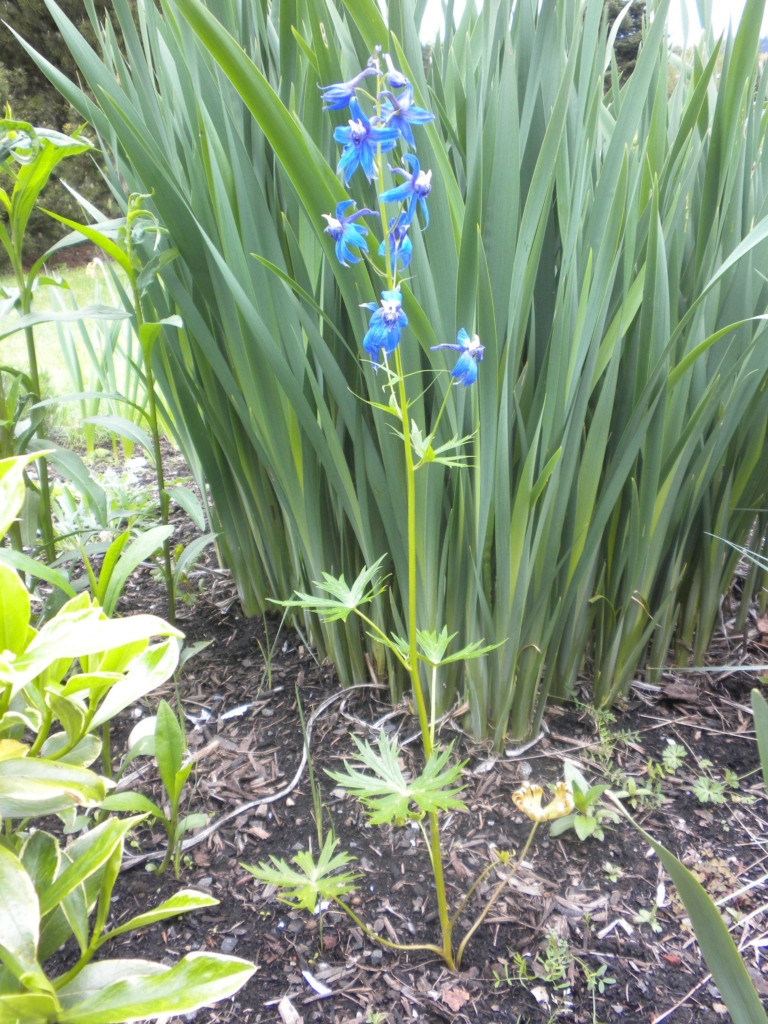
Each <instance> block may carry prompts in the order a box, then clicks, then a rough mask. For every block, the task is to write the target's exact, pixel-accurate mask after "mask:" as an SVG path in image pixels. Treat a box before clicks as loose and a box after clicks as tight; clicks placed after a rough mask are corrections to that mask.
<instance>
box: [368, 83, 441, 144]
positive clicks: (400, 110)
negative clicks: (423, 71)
mask: <svg viewBox="0 0 768 1024" xmlns="http://www.w3.org/2000/svg"><path fill="white" fill-rule="evenodd" d="M381 97H383V98H384V102H383V103H382V105H381V119H382V121H384V122H386V124H387V125H388V126H389V127H390V128H397V130H398V131H399V132H400V134H401V135H402V137H403V138H404V139H405V141H406V142H407V143H408V145H409V146H414V145H415V142H414V141H413V132H412V131H411V125H412V124H417V125H418V124H429V122H430V121H434V119H435V115H434V114H430V112H429V111H428V110H425V109H424V108H423V107H417V106H416V104H415V103H414V102H413V86H412V85H410V84H409V85H408V88H407V89H405V90H404V91H403V92H402V93H401V94H400V95H399V96H395V95H394V94H393V93H391V92H383V93H381V94H380V98H381Z"/></svg>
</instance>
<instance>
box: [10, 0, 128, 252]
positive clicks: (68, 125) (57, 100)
mask: <svg viewBox="0 0 768 1024" xmlns="http://www.w3.org/2000/svg"><path fill="white" fill-rule="evenodd" d="M107 6H108V5H107V4H105V3H104V2H103V0H96V3H95V11H96V14H97V15H98V17H99V18H101V19H103V17H104V12H105V10H106V8H107ZM61 7H62V9H63V10H64V12H65V13H66V14H67V16H68V17H69V18H71V19H72V21H73V22H74V23H75V24H76V25H77V27H78V29H79V30H80V31H81V32H82V33H83V35H84V36H85V37H86V38H87V39H88V40H89V41H90V42H92V43H93V42H95V35H94V33H93V29H92V27H91V22H90V19H89V17H88V11H87V9H86V4H85V2H84V0H62V3H61ZM0 21H2V22H5V23H7V24H8V25H12V26H13V27H14V28H15V29H16V31H17V32H19V33H21V35H23V36H24V37H25V39H29V40H30V42H31V43H32V44H33V45H34V46H35V48H36V49H37V50H38V51H39V52H40V53H42V54H43V55H44V56H45V57H47V59H48V60H50V61H51V62H52V63H53V64H55V65H56V66H57V67H58V68H60V69H61V70H62V71H63V72H64V73H65V74H66V75H68V76H70V77H73V78H77V68H76V65H75V62H74V61H73V59H72V55H71V54H70V52H69V50H68V49H67V46H66V44H65V43H64V40H63V39H62V37H61V34H60V33H59V31H58V29H57V28H56V24H55V22H54V20H53V18H52V17H51V16H50V14H49V13H48V8H47V7H46V6H45V4H44V3H43V0H0ZM6 103H8V104H10V106H11V111H12V114H13V116H14V117H15V118H18V119H19V120H21V121H29V122H30V123H31V124H33V125H35V126H36V127H43V128H55V129H57V130H58V131H63V132H65V133H70V132H71V131H73V130H74V129H75V128H77V127H78V126H79V125H80V124H81V123H82V121H81V119H80V117H79V116H78V114H77V111H75V110H74V109H73V108H72V107H71V106H70V105H69V103H68V102H67V100H65V99H64V97H63V96H62V95H61V94H60V93H59V92H58V91H57V90H56V89H55V88H54V87H53V86H52V85H51V83H50V82H49V81H48V79H47V78H46V77H45V75H43V74H42V72H41V71H40V70H39V68H38V67H37V65H36V64H35V63H34V61H33V60H31V58H30V57H29V56H28V55H27V54H26V53H25V52H24V50H23V49H22V48H21V47H20V46H19V44H18V42H17V41H16V39H15V38H14V37H13V34H12V33H11V32H9V31H8V29H7V28H6V25H5V24H2V25H0V105H2V108H5V105H6ZM85 134H86V135H87V136H88V137H89V138H90V139H91V141H94V142H96V141H97V140H96V139H95V138H94V137H93V132H92V130H90V129H89V130H87V131H86V133H85ZM57 174H58V176H60V177H61V178H63V179H64V180H65V181H66V182H67V184H68V185H70V186H71V187H72V188H74V189H75V190H76V191H77V192H79V193H80V194H81V195H83V196H85V198H86V199H88V200H89V202H91V203H93V204H94V205H95V206H97V207H98V208H99V209H101V210H104V211H105V212H106V213H111V214H112V215H113V216H116V215H117V204H116V202H115V200H114V198H113V197H112V194H111V192H110V190H109V187H108V186H107V184H106V182H105V181H104V179H103V178H102V176H101V174H100V172H99V170H98V167H97V165H96V163H95V162H94V159H93V157H92V156H90V155H88V154H83V155H82V156H77V157H73V158H71V159H69V160H67V161H66V163H64V164H62V165H61V167H60V168H59V169H58V172H57ZM2 184H3V186H4V187H5V186H7V184H8V182H7V181H4V182H2ZM40 203H41V205H42V206H44V207H46V208H47V209H50V210H54V211H55V212H56V213H60V214H61V215H62V216H65V217H72V218H76V219H80V218H81V216H82V210H81V208H80V206H79V205H78V203H77V202H76V201H75V200H74V199H73V198H72V196H71V195H70V194H69V193H68V192H67V190H66V189H65V188H64V186H63V185H62V184H61V183H60V181H59V177H53V178H52V179H51V181H50V183H49V185H48V186H47V188H46V189H45V191H44V192H43V194H42V196H41V199H40ZM63 234H65V229H63V228H62V227H61V225H60V224H57V223H56V222H55V221H53V220H51V218H50V217H47V216H46V215H45V214H44V213H41V212H39V211H36V212H35V213H33V215H32V219H31V221H30V226H29V234H28V236H27V242H26V248H25V251H26V254H27V257H28V258H29V257H34V256H39V255H40V254H41V253H43V252H45V250H46V249H47V248H48V247H49V246H50V245H51V244H52V243H53V242H54V241H56V239H57V238H60V237H61V236H62V235H63ZM6 263H7V260H6V257H5V255H4V254H3V255H2V256H1V257H0V266H5V265H6Z"/></svg>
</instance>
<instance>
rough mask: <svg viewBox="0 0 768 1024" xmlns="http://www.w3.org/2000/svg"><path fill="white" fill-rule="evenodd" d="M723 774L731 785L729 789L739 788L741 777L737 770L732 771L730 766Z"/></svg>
mask: <svg viewBox="0 0 768 1024" xmlns="http://www.w3.org/2000/svg"><path fill="white" fill-rule="evenodd" d="M723 776H724V778H725V783H726V785H727V786H728V787H729V789H738V788H739V777H738V775H737V774H736V772H733V771H731V769H730V768H726V769H725V771H724V772H723Z"/></svg>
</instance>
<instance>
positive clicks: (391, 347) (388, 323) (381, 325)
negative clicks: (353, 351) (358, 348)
mask: <svg viewBox="0 0 768 1024" xmlns="http://www.w3.org/2000/svg"><path fill="white" fill-rule="evenodd" d="M402 301H403V297H402V295H401V294H400V292H398V291H388V292H382V293H381V305H380V306H377V305H376V303H375V302H364V303H363V304H362V306H363V309H370V310H372V312H373V316H372V317H371V321H370V323H369V325H368V332H367V333H366V335H365V337H364V338H363V348H364V349H365V351H366V352H367V353H368V354H369V355H370V357H371V359H374V360H375V359H378V357H379V349H382V348H383V349H384V352H385V354H386V355H388V356H389V355H392V353H393V352H394V351H395V349H396V348H397V346H398V345H399V344H400V335H401V334H402V333H403V328H404V327H407V326H408V317H407V316H406V315H405V313H404V312H403V307H402V305H401V303H402Z"/></svg>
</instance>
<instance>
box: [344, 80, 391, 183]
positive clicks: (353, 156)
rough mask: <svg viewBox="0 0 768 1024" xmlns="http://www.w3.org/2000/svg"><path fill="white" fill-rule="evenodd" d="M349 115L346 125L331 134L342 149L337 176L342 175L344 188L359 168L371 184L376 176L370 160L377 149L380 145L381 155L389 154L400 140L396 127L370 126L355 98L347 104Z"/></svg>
mask: <svg viewBox="0 0 768 1024" xmlns="http://www.w3.org/2000/svg"><path fill="white" fill-rule="evenodd" d="M349 112H350V114H351V115H352V117H351V118H350V119H349V125H347V126H341V127H339V128H337V129H336V131H335V132H334V133H333V137H334V139H335V140H336V141H337V142H339V143H341V145H342V146H343V147H344V149H343V151H342V154H341V159H340V160H339V166H338V167H337V168H336V173H337V174H343V175H344V184H345V185H348V184H349V181H350V178H351V177H352V175H353V174H354V173H355V171H356V170H357V168H358V167H362V168H363V173H364V174H365V176H366V178H367V179H368V180H369V181H373V179H374V178H375V176H376V171H375V169H374V166H373V158H374V156H375V154H376V150H377V148H378V147H379V146H381V151H382V153H388V152H389V151H390V150H391V149H394V148H395V144H396V142H397V140H398V139H399V138H400V133H399V132H398V130H397V129H396V128H386V127H381V126H380V125H373V124H371V122H370V121H369V120H368V118H367V117H366V116H365V114H364V113H363V110H362V108H361V106H360V104H359V103H358V102H357V99H356V97H354V96H353V97H352V99H351V100H350V101H349Z"/></svg>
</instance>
